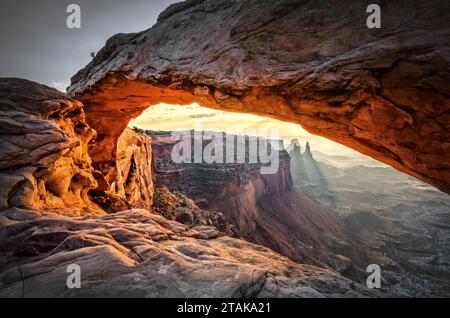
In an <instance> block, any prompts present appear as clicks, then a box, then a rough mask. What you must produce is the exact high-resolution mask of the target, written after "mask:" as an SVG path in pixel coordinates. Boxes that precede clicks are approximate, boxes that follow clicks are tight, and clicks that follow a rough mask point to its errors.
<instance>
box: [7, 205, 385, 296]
mask: <svg viewBox="0 0 450 318" xmlns="http://www.w3.org/2000/svg"><path fill="white" fill-rule="evenodd" d="M213 232H214V228H210V229H209V230H208V228H207V227H206V226H203V227H201V228H198V229H196V228H193V229H189V228H188V227H186V226H184V225H182V224H180V223H177V222H175V221H169V220H166V219H165V218H163V217H161V216H159V215H155V214H152V213H150V212H148V211H146V210H128V211H123V212H118V213H115V214H111V215H107V216H86V217H76V218H73V217H72V218H70V217H63V216H59V215H54V214H52V213H46V212H35V211H31V210H22V209H17V208H14V209H8V210H5V211H2V212H1V213H0V242H1V243H0V252H1V261H2V262H1V265H0V296H1V297H81V296H83V297H85V296H89V297H363V296H377V295H378V296H379V295H380V294H378V293H375V292H372V291H371V290H369V289H366V288H364V287H362V286H360V285H359V284H355V283H353V282H352V281H350V280H348V279H346V278H343V277H342V276H340V275H338V274H335V273H333V272H332V271H329V270H324V269H321V268H318V267H314V266H309V265H301V264H297V263H294V262H292V261H290V260H289V259H287V258H285V257H283V256H280V255H278V254H276V253H274V252H272V251H271V250H269V249H267V248H265V247H262V246H259V245H254V244H251V243H248V242H245V241H241V240H238V239H233V238H230V237H227V236H222V237H217V235H211V233H213ZM205 233H209V235H204V234H205ZM196 237H197V238H196ZM198 237H201V238H205V239H199V238H198ZM69 264H77V265H78V266H80V268H81V288H80V289H68V288H67V285H66V280H67V277H68V273H67V272H66V270H67V266H68V265H69Z"/></svg>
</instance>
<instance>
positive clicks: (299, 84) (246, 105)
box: [68, 0, 450, 193]
mask: <svg viewBox="0 0 450 318" xmlns="http://www.w3.org/2000/svg"><path fill="white" fill-rule="evenodd" d="M379 2H380V5H381V7H382V10H383V20H382V28H381V29H376V30H368V29H367V28H366V25H365V19H366V14H365V7H366V5H367V3H365V1H361V2H359V1H358V2H355V1H339V2H338V3H335V2H333V3H332V4H331V3H330V1H325V0H318V1H304V0H281V1H272V0H270V1H269V0H263V1H261V0H258V1H257V0H249V1H243V0H236V1H228V0H190V1H185V2H182V3H179V4H175V5H172V6H170V7H169V8H168V9H167V10H166V11H164V12H163V13H162V14H161V15H160V17H159V19H158V22H157V23H156V25H154V26H153V27H152V28H151V29H149V30H146V31H143V32H140V33H135V34H118V35H116V36H114V37H112V38H111V39H109V40H108V41H107V43H106V45H105V47H104V48H103V49H102V50H101V51H100V52H99V53H98V54H97V56H96V57H95V58H94V59H93V61H92V62H91V63H90V64H89V65H87V66H86V67H85V68H84V69H83V70H81V71H80V72H78V73H77V74H76V75H75V76H74V77H73V78H72V85H71V86H70V87H69V90H68V91H69V94H70V95H71V96H72V97H75V98H77V99H79V100H81V101H82V102H83V103H84V105H85V110H86V116H87V121H88V123H89V124H90V125H91V126H92V127H93V128H94V129H95V130H96V131H97V133H98V138H97V141H96V145H95V146H92V147H91V149H90V154H91V157H92V159H93V161H94V162H95V163H96V164H97V166H98V167H100V168H101V167H102V166H104V167H105V166H106V168H105V169H108V162H111V160H114V154H115V145H116V142H117V139H118V137H119V136H120V134H121V132H122V131H123V129H124V128H125V127H126V125H127V123H128V121H129V120H130V119H131V118H134V117H136V116H138V115H139V114H140V113H141V112H142V111H143V110H144V109H145V108H147V107H148V106H151V105H153V104H156V103H159V102H166V103H173V104H189V103H192V102H197V103H199V104H200V105H202V106H206V107H212V108H218V109H224V110H230V111H239V112H248V113H254V114H259V115H263V116H270V117H274V118H277V119H281V120H284V121H290V122H295V123H300V124H301V125H302V126H303V127H304V128H305V129H306V130H308V131H310V132H311V133H314V134H317V135H321V136H324V137H326V138H329V139H331V140H333V141H336V142H339V143H341V144H344V145H346V146H348V147H351V148H353V149H355V150H358V151H360V152H361V153H363V154H366V155H369V156H371V157H373V158H375V159H377V160H380V161H382V162H384V163H387V164H389V165H391V166H392V167H394V168H396V169H398V170H401V171H403V172H405V173H408V174H410V175H412V176H414V177H417V178H419V179H421V180H423V181H425V182H427V183H430V184H432V185H434V186H436V187H437V188H439V189H441V190H442V191H445V192H447V193H450V169H449V168H450V167H449V165H450V164H449V157H450V156H449V155H450V133H449V130H450V27H449V25H448V20H447V15H446V13H447V12H450V3H449V2H448V1H446V0H432V1H428V2H423V1H419V0H412V1H408V3H404V2H403V1H399V0H397V1H379Z"/></svg>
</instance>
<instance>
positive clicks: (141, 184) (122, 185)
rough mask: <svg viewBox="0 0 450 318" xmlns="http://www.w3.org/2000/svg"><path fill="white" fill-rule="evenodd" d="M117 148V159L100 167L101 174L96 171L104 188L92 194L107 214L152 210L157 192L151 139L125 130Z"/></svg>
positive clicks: (101, 187) (96, 175)
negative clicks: (131, 210) (155, 190)
mask: <svg viewBox="0 0 450 318" xmlns="http://www.w3.org/2000/svg"><path fill="white" fill-rule="evenodd" d="M115 149H116V155H115V160H113V161H109V163H108V162H103V163H102V165H98V166H97V168H98V169H100V170H101V171H102V172H100V171H96V174H95V177H96V178H97V179H98V180H99V183H100V185H101V186H99V187H98V188H97V189H95V191H93V195H94V201H95V202H97V203H98V204H100V205H101V206H102V207H103V208H104V209H105V210H107V211H108V212H117V211H123V210H127V209H129V208H141V209H147V210H150V208H151V206H152V203H153V192H154V186H153V160H152V144H151V138H150V137H149V136H146V135H144V134H140V133H137V132H135V131H133V130H131V129H125V130H124V131H123V132H122V134H121V135H120V137H119V139H118V141H117V147H116V148H115ZM111 167H113V168H114V169H111Z"/></svg>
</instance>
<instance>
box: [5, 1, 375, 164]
mask: <svg viewBox="0 0 450 318" xmlns="http://www.w3.org/2000/svg"><path fill="white" fill-rule="evenodd" d="M175 2H179V1H178V0H128V1H125V0H39V1H35V0H0V40H1V42H0V43H1V50H0V77H21V78H26V79H29V80H33V81H36V82H39V83H42V84H45V85H48V86H52V87H55V88H57V89H59V90H61V91H63V92H65V91H66V87H67V86H69V85H70V78H71V76H73V75H74V74H75V73H76V72H77V71H78V70H80V69H81V68H83V67H84V66H85V65H86V64H88V63H89V62H90V60H91V59H92V57H91V56H90V53H91V52H98V51H99V50H100V49H101V48H102V47H103V46H104V44H105V42H106V40H107V39H108V38H110V37H111V36H112V35H114V34H117V33H130V32H139V31H143V30H146V29H148V28H150V27H151V26H152V25H153V24H155V23H156V20H157V17H158V15H159V14H160V13H161V12H162V11H163V10H164V9H165V8H166V7H168V6H169V5H170V4H172V3H175ZM72 3H75V4H78V5H79V6H80V8H81V28H80V29H69V28H68V27H67V25H66V20H67V17H68V16H69V13H67V12H66V8H67V6H68V5H69V4H72ZM175 119H176V120H175ZM199 123H201V124H202V126H203V128H204V129H206V130H218V131H225V130H226V129H227V128H228V127H230V126H232V127H235V128H236V129H237V130H238V132H239V131H245V129H251V128H253V129H274V128H276V129H278V130H279V134H280V138H282V139H284V140H285V141H286V143H287V144H288V142H289V140H290V139H293V138H297V139H299V141H300V143H301V144H302V145H304V144H305V143H306V141H310V142H311V144H312V149H313V150H317V151H322V152H325V153H329V154H335V153H340V154H347V155H349V156H350V155H351V156H353V157H355V156H360V155H359V154H358V153H357V152H355V151H353V150H351V149H349V148H346V147H344V146H341V145H339V144H336V143H334V142H331V141H329V140H327V139H324V138H321V137H318V136H313V135H311V134H309V133H307V132H306V131H305V130H303V129H302V128H301V127H300V126H299V125H295V124H291V123H284V122H280V121H276V120H273V119H269V118H263V117H258V116H254V115H249V114H233V113H225V112H220V111H215V110H211V109H206V108H201V107H200V106H198V105H188V106H184V107H180V106H170V105H160V106H154V107H152V108H150V109H149V110H148V111H146V112H145V113H144V114H143V115H141V116H140V117H139V118H137V119H136V120H134V121H133V122H131V123H130V126H139V127H141V128H144V129H154V130H181V129H193V128H195V127H196V126H198V124H199ZM366 158H367V157H366Z"/></svg>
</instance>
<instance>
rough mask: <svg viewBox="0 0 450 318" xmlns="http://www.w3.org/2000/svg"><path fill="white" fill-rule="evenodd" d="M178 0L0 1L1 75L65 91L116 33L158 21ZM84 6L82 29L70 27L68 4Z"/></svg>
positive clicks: (143, 26)
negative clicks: (67, 23) (77, 74)
mask: <svg viewBox="0 0 450 318" xmlns="http://www.w3.org/2000/svg"><path fill="white" fill-rule="evenodd" d="M175 2H179V1H178V0H128V1H125V0H38V1H36V0H0V40H1V42H0V43H1V50H0V77H22V78H26V79H29V80H33V81H36V82H39V83H42V84H46V85H49V86H53V87H55V88H57V89H59V90H62V91H65V89H66V87H67V86H69V84H70V77H72V76H73V75H74V74H75V73H76V72H77V71H78V70H80V69H81V68H83V67H84V66H85V65H86V64H88V63H89V62H90V60H91V59H92V57H91V56H90V52H98V51H99V50H100V49H101V48H102V47H103V46H104V44H105V42H106V40H107V39H108V38H110V37H111V36H112V35H114V34H117V33H130V32H139V31H143V30H146V29H148V28H150V27H151V26H152V25H153V24H155V23H156V19H157V17H158V15H159V13H160V12H161V11H163V10H164V9H165V8H166V7H168V6H169V5H170V4H172V3H175ZM72 3H75V4H78V5H79V6H80V8H81V28H80V29H69V28H68V27H67V25H66V20H67V17H68V16H69V13H66V8H67V6H68V5H69V4H72Z"/></svg>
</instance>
